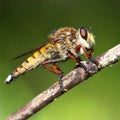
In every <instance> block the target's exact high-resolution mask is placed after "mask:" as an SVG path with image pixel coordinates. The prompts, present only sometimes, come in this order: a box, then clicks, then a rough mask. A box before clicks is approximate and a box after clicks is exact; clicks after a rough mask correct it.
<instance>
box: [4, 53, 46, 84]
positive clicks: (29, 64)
mask: <svg viewBox="0 0 120 120" xmlns="http://www.w3.org/2000/svg"><path fill="white" fill-rule="evenodd" d="M44 60H45V57H44V56H43V55H42V54H41V53H40V51H36V52H35V53H34V54H33V55H32V56H31V57H29V58H28V59H27V60H26V61H25V62H23V63H22V64H21V66H19V67H17V68H16V70H14V71H13V73H12V74H11V75H9V76H8V77H7V79H6V83H10V82H11V81H12V80H13V79H16V78H18V77H19V76H20V75H21V74H24V73H25V72H27V71H29V70H31V69H33V68H35V67H37V66H38V65H39V64H40V63H41V62H43V61H44Z"/></svg>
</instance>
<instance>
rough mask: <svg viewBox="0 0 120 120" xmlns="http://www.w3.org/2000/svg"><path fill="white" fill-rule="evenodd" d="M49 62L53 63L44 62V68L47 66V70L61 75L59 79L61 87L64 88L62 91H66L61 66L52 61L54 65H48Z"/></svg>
mask: <svg viewBox="0 0 120 120" xmlns="http://www.w3.org/2000/svg"><path fill="white" fill-rule="evenodd" d="M48 64H51V63H50V62H49V61H45V62H43V63H42V66H43V67H44V68H46V69H47V70H49V71H51V72H53V73H55V74H57V75H58V76H59V79H58V81H59V86H60V89H61V90H62V92H65V91H66V90H64V88H63V83H62V78H63V72H62V71H61V70H60V68H59V67H58V66H57V65H56V64H55V63H52V67H50V66H48Z"/></svg>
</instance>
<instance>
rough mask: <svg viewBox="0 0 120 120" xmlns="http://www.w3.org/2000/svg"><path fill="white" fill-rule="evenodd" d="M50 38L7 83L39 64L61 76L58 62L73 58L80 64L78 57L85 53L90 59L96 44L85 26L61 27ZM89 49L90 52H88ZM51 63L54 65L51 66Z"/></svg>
mask: <svg viewBox="0 0 120 120" xmlns="http://www.w3.org/2000/svg"><path fill="white" fill-rule="evenodd" d="M49 39H50V41H49V43H47V44H44V45H42V46H39V47H37V49H35V51H34V53H33V55H32V56H31V57H29V58H28V59H27V60H26V61H25V62H23V63H22V64H21V65H20V66H19V67H17V68H16V70H15V71H13V73H12V74H11V75H9V76H8V78H7V79H6V82H7V83H10V82H11V81H12V80H13V79H16V78H17V77H19V76H20V75H21V74H23V73H25V72H27V71H29V70H32V69H33V68H36V67H37V66H39V65H42V66H43V67H45V68H46V69H48V70H50V71H52V72H54V73H56V74H58V75H60V76H61V73H62V71H61V70H60V69H59V68H58V66H57V65H56V63H57V62H60V61H65V60H67V59H68V58H71V59H73V60H74V61H75V62H77V63H78V64H80V61H79V60H78V57H79V56H80V55H81V54H85V56H86V58H87V59H89V57H91V56H92V52H93V47H94V44H95V41H94V36H93V35H92V33H90V32H89V31H88V30H87V29H86V28H84V27H82V28H80V29H78V30H76V29H74V28H72V27H65V28H60V29H58V30H57V31H56V32H55V33H53V34H51V35H50V36H49ZM89 50H90V54H88V53H87V52H88V51H89ZM49 64H52V66H53V67H52V68H51V67H49V66H48V65H49Z"/></svg>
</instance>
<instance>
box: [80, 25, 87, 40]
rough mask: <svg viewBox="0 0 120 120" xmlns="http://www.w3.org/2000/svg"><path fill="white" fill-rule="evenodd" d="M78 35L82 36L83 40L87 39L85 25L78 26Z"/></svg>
mask: <svg viewBox="0 0 120 120" xmlns="http://www.w3.org/2000/svg"><path fill="white" fill-rule="evenodd" d="M80 35H81V37H82V38H84V39H85V40H86V39H87V29H86V28H85V27H81V28H80Z"/></svg>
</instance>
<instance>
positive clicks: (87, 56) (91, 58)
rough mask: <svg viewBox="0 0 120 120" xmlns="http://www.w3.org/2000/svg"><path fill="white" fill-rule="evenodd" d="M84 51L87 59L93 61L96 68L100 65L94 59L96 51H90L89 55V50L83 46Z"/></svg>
mask: <svg viewBox="0 0 120 120" xmlns="http://www.w3.org/2000/svg"><path fill="white" fill-rule="evenodd" d="M82 49H83V51H84V55H85V57H86V59H89V60H90V61H92V62H93V63H94V64H95V65H96V66H98V65H99V63H98V62H97V61H96V60H95V59H94V58H93V57H92V55H93V53H94V49H93V48H92V49H90V53H89V54H88V52H87V50H86V49H85V48H84V47H83V46H82Z"/></svg>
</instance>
